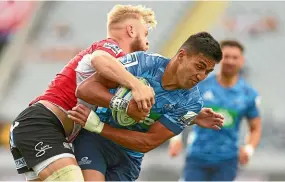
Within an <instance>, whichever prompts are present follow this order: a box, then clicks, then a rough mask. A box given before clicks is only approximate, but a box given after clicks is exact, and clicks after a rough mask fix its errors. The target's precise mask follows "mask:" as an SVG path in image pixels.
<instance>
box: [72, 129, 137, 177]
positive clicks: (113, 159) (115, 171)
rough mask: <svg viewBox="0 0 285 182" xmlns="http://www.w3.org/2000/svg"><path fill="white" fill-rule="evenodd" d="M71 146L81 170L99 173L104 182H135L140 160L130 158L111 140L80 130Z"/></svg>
mask: <svg viewBox="0 0 285 182" xmlns="http://www.w3.org/2000/svg"><path fill="white" fill-rule="evenodd" d="M73 145H74V153H75V157H76V160H77V162H78V165H79V166H80V168H81V169H82V170H87V169H89V170H90V169H91V170H96V171H99V172H101V173H102V174H103V175H104V176H105V180H106V181H135V180H136V179H137V178H138V176H139V173H140V169H141V162H142V158H135V157H132V156H130V155H129V154H127V153H126V152H125V151H124V149H123V148H122V147H120V146H119V145H117V144H115V143H114V142H112V141H111V140H108V139H106V138H104V137H102V136H100V135H98V134H95V133H92V132H89V131H87V130H85V129H82V130H81V131H80V133H79V135H78V136H77V137H76V139H75V140H74V142H73Z"/></svg>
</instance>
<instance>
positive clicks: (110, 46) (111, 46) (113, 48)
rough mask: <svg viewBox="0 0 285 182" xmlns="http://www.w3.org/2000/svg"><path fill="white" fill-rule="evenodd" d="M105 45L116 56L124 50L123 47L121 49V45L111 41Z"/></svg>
mask: <svg viewBox="0 0 285 182" xmlns="http://www.w3.org/2000/svg"><path fill="white" fill-rule="evenodd" d="M103 47H105V48H107V49H110V50H111V51H112V52H113V53H114V54H115V55H116V56H117V55H118V54H120V53H121V52H122V49H120V48H119V46H117V45H116V44H112V43H109V42H106V43H104V45H103Z"/></svg>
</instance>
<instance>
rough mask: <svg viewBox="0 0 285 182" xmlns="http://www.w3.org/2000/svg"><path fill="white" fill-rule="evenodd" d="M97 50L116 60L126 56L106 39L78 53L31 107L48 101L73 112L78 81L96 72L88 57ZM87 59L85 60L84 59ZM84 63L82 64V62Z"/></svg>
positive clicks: (112, 42) (114, 43) (113, 43)
mask: <svg viewBox="0 0 285 182" xmlns="http://www.w3.org/2000/svg"><path fill="white" fill-rule="evenodd" d="M96 50H103V51H106V52H108V53H109V54H110V55H112V56H114V57H115V58H118V57H121V56H123V55H124V53H123V51H122V50H121V49H120V48H119V45H118V44H117V43H116V42H115V41H114V40H112V39H105V40H102V41H99V42H96V43H94V44H92V45H91V46H90V47H89V48H87V49H85V50H83V51H81V52H80V53H78V54H77V55H76V56H75V57H74V58H73V59H72V60H71V61H69V62H68V64H67V65H66V66H65V67H64V68H63V69H62V70H61V72H60V73H58V74H57V75H56V77H55V78H54V79H53V80H52V81H51V83H50V84H49V87H48V89H47V90H46V91H45V92H44V93H43V94H42V95H40V96H39V97H37V98H35V99H34V100H33V101H32V102H31V103H30V105H32V104H34V103H36V102H38V101H39V100H47V101H49V102H51V103H53V104H55V105H57V106H59V107H61V108H63V109H64V110H66V111H68V110H71V109H72V108H73V107H75V106H76V104H77V98H76V97H75V90H76V87H77V80H78V81H82V80H81V79H86V78H87V77H88V76H90V75H91V74H92V73H94V72H95V70H94V69H93V68H92V67H91V62H90V61H91V60H89V62H88V61H86V58H88V55H91V54H92V53H93V52H94V51H96ZM84 58H85V59H84ZM81 61H82V62H83V64H81V63H80V62H81ZM78 64H80V66H79V68H78V69H77V73H78V74H79V75H80V76H78V77H79V78H81V79H77V78H76V71H75V69H76V68H77V66H78Z"/></svg>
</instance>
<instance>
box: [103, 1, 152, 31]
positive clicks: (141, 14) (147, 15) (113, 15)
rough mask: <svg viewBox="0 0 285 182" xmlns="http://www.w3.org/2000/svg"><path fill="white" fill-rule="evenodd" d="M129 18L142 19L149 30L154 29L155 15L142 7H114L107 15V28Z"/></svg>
mask: <svg viewBox="0 0 285 182" xmlns="http://www.w3.org/2000/svg"><path fill="white" fill-rule="evenodd" d="M129 18H134V19H140V18H142V19H143V20H144V22H145V23H146V24H147V25H148V27H149V28H155V26H156V24H157V22H156V20H155V13H154V12H153V11H152V10H151V9H150V8H146V7H145V6H142V5H137V6H133V5H116V6H114V7H113V8H112V10H111V11H110V12H109V13H108V21H107V27H110V25H113V24H116V23H119V22H121V21H123V20H126V19H129Z"/></svg>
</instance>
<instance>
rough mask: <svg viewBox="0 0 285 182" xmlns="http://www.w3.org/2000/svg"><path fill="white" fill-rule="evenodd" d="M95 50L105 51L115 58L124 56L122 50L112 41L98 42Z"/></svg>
mask: <svg viewBox="0 0 285 182" xmlns="http://www.w3.org/2000/svg"><path fill="white" fill-rule="evenodd" d="M96 50H103V51H106V52H108V53H109V54H111V55H112V56H114V57H116V58H117V57H121V56H123V55H124V53H123V50H122V49H121V48H120V47H119V45H118V44H117V43H116V42H115V41H113V40H112V39H105V40H102V41H100V42H98V44H97V47H96Z"/></svg>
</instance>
